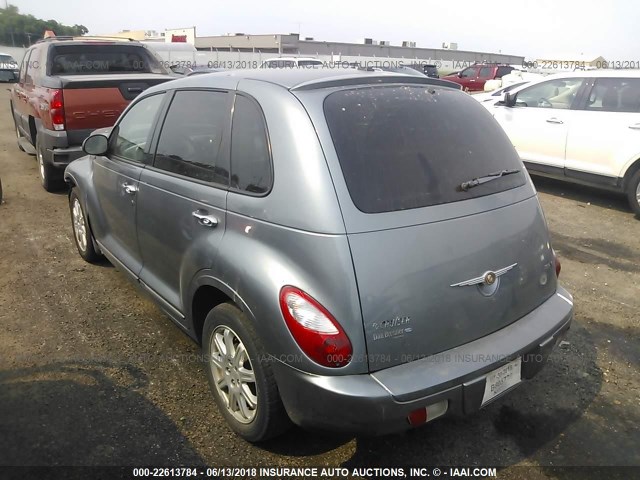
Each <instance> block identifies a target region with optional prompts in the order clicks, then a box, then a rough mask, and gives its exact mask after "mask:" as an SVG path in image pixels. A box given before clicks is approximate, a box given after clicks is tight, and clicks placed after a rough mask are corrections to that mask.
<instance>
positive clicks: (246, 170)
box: [231, 95, 273, 195]
mask: <svg viewBox="0 0 640 480" xmlns="http://www.w3.org/2000/svg"><path fill="white" fill-rule="evenodd" d="M272 180H273V176H272V172H271V152H270V148H269V141H268V136H267V130H266V124H265V121H264V117H263V115H262V111H261V110H260V108H259V107H258V105H256V104H255V103H254V102H253V101H252V100H249V99H248V98H246V97H243V96H242V95H238V96H237V97H236V103H235V106H234V109H233V127H232V130H231V188H235V189H238V190H242V191H244V192H247V193H253V194H257V195H261V194H265V193H267V192H268V191H269V190H271V183H272Z"/></svg>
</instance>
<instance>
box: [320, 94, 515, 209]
mask: <svg viewBox="0 0 640 480" xmlns="http://www.w3.org/2000/svg"><path fill="white" fill-rule="evenodd" d="M324 112H325V117H326V120H327V124H328V127H329V130H330V132H331V137H332V140H333V144H334V146H335V149H336V153H337V155H338V159H339V161H340V166H341V168H342V173H343V175H344V178H345V181H346V184H347V188H348V189H349V194H350V195H351V198H352V200H353V202H354V204H355V206H356V207H357V208H358V209H359V210H361V211H362V212H365V213H381V212H391V211H396V210H406V209H410V208H419V207H426V206H430V205H438V204H443V203H449V202H456V201H459V200H466V199H469V198H474V197H479V196H484V195H490V194H493V193H497V192H501V191H504V190H508V189H511V188H515V187H518V186H521V185H524V183H525V178H526V177H525V175H524V173H523V172H519V173H517V174H515V175H508V176H504V177H501V178H499V179H496V180H493V181H490V182H487V183H484V184H482V185H481V186H478V187H475V188H472V189H469V190H468V191H466V192H464V191H460V189H459V186H460V184H461V183H462V182H465V181H467V180H471V179H473V178H475V177H480V176H484V175H487V174H489V173H494V172H497V171H500V170H503V169H522V164H521V162H520V160H519V158H518V154H517V153H516V151H515V149H514V148H513V146H512V145H511V142H510V141H509V139H508V138H507V136H506V135H505V133H504V132H503V130H502V128H500V126H499V125H498V124H497V123H496V122H495V121H494V120H493V119H492V118H491V114H490V113H488V112H487V110H486V109H485V108H483V107H482V106H481V105H480V104H478V103H477V102H476V101H475V100H473V99H471V98H469V96H468V95H465V94H463V93H461V92H460V91H457V90H452V89H448V88H433V87H424V86H388V87H368V88H361V89H352V90H342V91H339V92H335V93H332V94H330V95H329V96H328V97H327V98H326V99H325V102H324Z"/></svg>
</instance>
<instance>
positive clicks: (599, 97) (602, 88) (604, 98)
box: [585, 78, 640, 113]
mask: <svg viewBox="0 0 640 480" xmlns="http://www.w3.org/2000/svg"><path fill="white" fill-rule="evenodd" d="M585 109H586V110H595V111H601V112H625V113H640V78H597V79H596V81H595V84H594V86H593V88H592V89H591V93H590V94H589V98H588V100H587V105H586V106H585Z"/></svg>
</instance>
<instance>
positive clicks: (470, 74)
mask: <svg viewBox="0 0 640 480" xmlns="http://www.w3.org/2000/svg"><path fill="white" fill-rule="evenodd" d="M460 77H461V78H476V68H475V67H469V68H466V69H464V70H463V71H462V72H461V73H460Z"/></svg>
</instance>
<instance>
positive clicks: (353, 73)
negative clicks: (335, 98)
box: [154, 67, 460, 90]
mask: <svg viewBox="0 0 640 480" xmlns="http://www.w3.org/2000/svg"><path fill="white" fill-rule="evenodd" d="M220 77H227V78H229V77H231V78H234V79H237V80H238V81H240V80H257V81H262V82H266V83H271V84H274V85H278V86H280V87H283V88H286V89H288V90H307V89H313V88H321V87H330V86H341V85H359V84H367V83H418V84H426V85H433V86H443V87H450V88H455V89H459V88H460V85H458V84H455V83H453V82H449V81H447V80H440V79H436V78H429V77H426V76H425V77H417V76H410V75H404V74H400V73H392V72H364V71H359V70H355V69H352V68H345V69H329V68H306V67H298V68H277V69H266V68H265V69H262V68H257V69H250V70H228V71H224V72H217V73H210V74H204V75H193V76H189V77H186V78H181V79H178V80H174V81H172V82H171V86H172V87H173V88H184V87H200V88H204V87H209V86H213V85H212V84H213V83H214V82H213V81H212V80H214V79H215V78H220ZM160 87H161V86H160V85H159V86H158V87H154V90H159V89H161V88H160ZM165 88H166V86H165Z"/></svg>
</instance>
